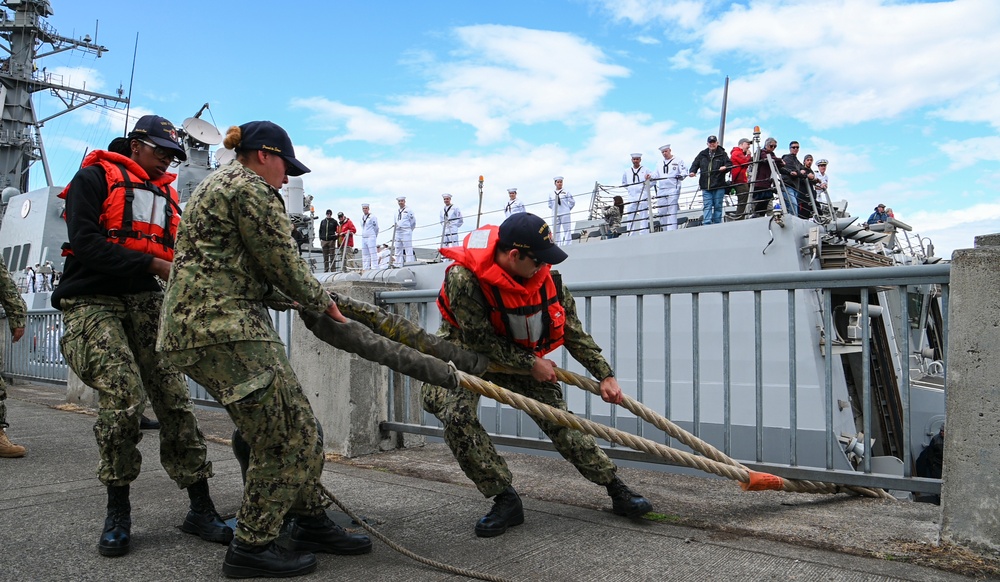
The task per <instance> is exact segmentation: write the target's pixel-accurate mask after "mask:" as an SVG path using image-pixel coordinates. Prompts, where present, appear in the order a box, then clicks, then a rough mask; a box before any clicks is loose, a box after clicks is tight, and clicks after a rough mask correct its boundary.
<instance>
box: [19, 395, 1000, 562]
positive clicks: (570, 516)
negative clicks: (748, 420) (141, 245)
mask: <svg viewBox="0 0 1000 582" xmlns="http://www.w3.org/2000/svg"><path fill="white" fill-rule="evenodd" d="M64 402H65V388H63V387H58V386H42V385H34V384H16V385H14V386H11V387H10V388H9V398H8V401H7V405H8V421H9V422H10V423H11V425H12V426H11V428H10V429H9V430H8V433H9V434H10V436H11V437H12V439H13V440H14V441H15V442H17V443H19V444H22V445H24V446H26V447H27V448H28V455H27V456H26V457H24V458H21V459H0V491H3V495H2V498H0V580H5V581H6V580H9V581H21V580H24V581H67V580H73V581H88V580H101V581H108V580H112V581H113V580H122V581H125V580H128V581H134V580H144V581H145V580H218V579H222V572H221V566H222V559H223V557H224V555H225V551H226V548H225V546H222V545H219V544H210V543H207V542H203V541H201V540H199V539H198V538H196V537H194V536H190V535H188V534H185V533H183V532H182V531H181V530H180V529H179V525H180V523H181V522H182V521H183V519H184V516H185V514H186V511H187V495H186V493H185V492H184V491H182V490H179V489H178V488H177V487H176V485H175V484H174V483H173V481H171V480H170V479H169V478H168V477H167V475H166V473H165V472H164V470H163V468H162V467H161V466H160V464H159V463H158V455H157V445H158V443H157V440H158V439H157V434H158V433H157V431H146V432H145V438H144V439H143V441H142V443H141V445H140V448H141V451H142V453H143V458H144V467H143V471H142V474H141V476H140V477H139V479H138V480H137V481H136V482H135V483H133V485H132V508H133V511H132V520H133V527H132V540H133V541H132V550H131V552H130V553H129V554H128V555H126V556H124V557H120V558H104V557H101V556H99V555H98V553H97V549H96V544H97V539H98V537H99V535H100V533H101V527H102V524H103V521H104V511H105V510H104V508H105V503H106V495H105V489H104V487H103V486H102V485H101V484H100V483H99V482H98V481H97V478H96V474H95V471H96V467H97V447H96V444H95V442H94V435H93V424H94V416H93V411H87V410H73V409H72V407H68V408H69V409H68V410H67V409H65V408H67V407H65V406H62V408H64V409H60V408H57V407H60V406H61V405H63V403H64ZM198 416H199V422H200V425H201V427H202V430H203V432H205V434H206V436H207V437H208V438H209V441H210V442H209V455H210V458H211V459H212V462H213V464H214V468H215V477H214V478H212V479H211V480H210V486H211V490H212V496H213V498H214V499H215V503H216V506H217V508H218V509H219V511H220V513H222V514H223V515H224V516H231V515H233V514H235V513H236V510H237V508H238V506H239V502H240V498H241V491H242V481H241V477H240V472H239V465H238V464H237V462H236V460H235V459H234V457H233V455H232V452H231V450H230V448H229V447H228V445H227V442H226V441H227V439H228V438H229V435H230V434H231V432H232V424H231V423H230V421H229V419H228V417H227V416H226V415H225V414H224V413H222V412H219V411H216V410H199V412H198ZM506 456H507V458H508V461H509V462H510V465H511V469H512V471H513V472H514V474H515V482H514V485H515V487H517V489H518V491H519V492H520V494H521V497H522V499H523V502H524V508H525V514H526V521H525V523H524V525H521V526H519V527H516V528H513V529H511V530H509V531H508V532H507V533H506V534H505V535H503V536H500V537H497V538H491V539H480V538H477V537H476V536H475V535H474V533H473V525H474V524H475V522H476V520H477V519H478V518H479V517H481V516H482V515H483V514H484V513H485V512H486V511H488V510H489V507H490V503H489V501H488V500H485V499H484V498H483V497H482V496H481V495H480V494H479V493H478V492H477V491H476V489H475V488H474V487H473V486H472V484H471V483H470V482H469V481H468V480H467V479H466V478H465V477H464V475H462V474H461V471H460V470H459V469H458V466H457V464H456V463H455V461H454V459H452V457H451V455H450V453H449V452H448V450H447V448H445V447H444V446H443V445H441V444H440V443H430V444H426V445H424V446H418V447H412V448H408V449H405V450H396V451H389V452H386V453H381V454H377V455H371V456H367V457H361V458H356V459H338V458H330V459H329V460H328V462H327V463H326V466H325V469H324V473H323V483H324V484H325V485H326V486H327V487H328V488H329V489H330V490H331V491H332V492H333V493H334V494H335V495H336V496H337V497H338V498H339V499H340V500H342V501H343V502H344V503H345V504H346V505H347V506H348V507H350V508H352V509H353V510H354V511H355V512H357V513H359V514H361V515H362V516H363V517H364V519H365V521H366V522H367V523H370V524H372V525H373V526H374V527H376V528H377V529H378V530H379V531H380V532H382V533H383V534H384V535H386V536H388V537H389V538H390V539H391V540H393V541H394V542H396V543H398V544H401V545H402V546H404V547H406V548H407V549H409V550H411V551H413V552H415V553H417V554H419V555H421V556H424V557H426V558H430V559H433V560H438V561H440V562H443V563H446V564H450V565H452V566H454V567H459V568H465V569H469V570H474V571H477V572H482V573H486V574H489V575H491V576H494V577H497V578H503V579H507V580H517V581H529V580H546V581H560V580H566V581H591V580H592V581H606V580H613V581H640V580H642V581H644V580H783V581H787V580H809V581H813V580H830V581H869V580H871V581H874V580H880V581H882V580H914V581H952V580H987V579H1000V561H998V560H996V559H992V558H990V557H983V556H979V555H976V554H973V553H971V552H968V551H966V550H964V549H962V548H958V547H947V546H941V545H939V544H938V533H937V532H938V523H939V519H940V508H938V507H937V506H934V505H929V504H925V503H914V502H909V501H882V500H871V499H861V498H857V497H850V496H847V495H836V496H819V495H802V494H792V493H780V492H758V493H745V492H742V491H741V490H740V489H739V488H738V487H737V486H736V485H735V484H733V483H730V482H727V481H725V480H722V479H717V478H705V477H700V476H690V475H676V474H668V473H663V472H659V471H647V470H639V469H632V468H622V469H621V471H620V475H621V476H622V477H623V478H624V480H625V481H626V482H627V483H628V484H629V485H630V486H632V488H633V489H635V490H636V491H639V492H640V493H642V494H643V495H645V496H647V497H648V498H649V499H650V500H651V501H652V502H653V505H654V512H653V513H652V514H649V515H648V516H646V517H645V518H642V519H635V520H629V519H625V518H621V517H618V516H615V515H613V514H612V513H611V512H610V500H609V499H608V497H607V495H606V493H605V491H604V490H603V488H599V487H597V486H595V485H593V484H591V483H589V482H588V481H586V480H585V479H583V478H582V477H581V476H579V474H577V473H576V471H575V470H574V469H573V467H572V466H571V465H569V463H566V462H565V461H562V460H561V459H558V458H550V457H544V456H536V455H527V454H513V453H512V454H508V455H506ZM331 513H332V515H334V517H335V518H336V519H337V520H338V521H340V522H341V523H345V524H347V525H348V526H351V525H352V524H350V520H349V519H347V518H346V516H344V515H343V514H341V513H339V512H331ZM353 527H356V526H353ZM331 578H336V579H339V580H371V581H382V580H385V581H390V580H391V581H399V580H418V581H423V580H463V579H466V578H465V577H463V576H458V575H454V574H450V573H446V572H442V571H439V570H436V569H434V568H432V567H430V566H426V565H424V564H421V563H418V562H417V561H414V560H412V559H410V558H408V557H406V556H404V555H402V554H400V553H397V552H396V551H394V550H392V549H391V548H389V547H388V546H387V545H385V544H384V543H381V542H378V541H376V543H375V547H374V551H373V552H372V553H371V554H369V555H364V556H350V557H341V556H329V555H321V556H320V557H319V567H318V568H317V570H316V571H315V572H314V573H313V574H310V575H308V576H304V577H302V579H303V580H319V579H331Z"/></svg>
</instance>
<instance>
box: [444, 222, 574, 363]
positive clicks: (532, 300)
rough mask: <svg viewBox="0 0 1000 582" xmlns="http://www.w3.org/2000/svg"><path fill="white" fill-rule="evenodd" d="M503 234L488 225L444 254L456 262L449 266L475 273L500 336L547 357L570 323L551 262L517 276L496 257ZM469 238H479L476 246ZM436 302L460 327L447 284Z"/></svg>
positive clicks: (475, 242)
mask: <svg viewBox="0 0 1000 582" xmlns="http://www.w3.org/2000/svg"><path fill="white" fill-rule="evenodd" d="M498 233H499V228H498V227H496V226H484V227H483V228H481V229H479V230H476V231H473V232H472V233H470V234H469V235H468V236H467V237H465V241H464V242H463V244H462V246H461V247H445V248H442V249H441V254H442V255H443V256H444V257H445V258H448V259H452V260H454V261H455V264H453V265H451V266H450V267H448V270H451V269H452V268H453V267H454V266H455V265H462V266H463V267H465V268H467V269H469V270H470V271H472V272H473V273H474V274H475V275H476V278H477V279H478V280H479V288H480V289H481V290H482V292H483V297H485V298H486V303H487V304H488V306H489V310H490V311H489V318H490V323H491V324H492V325H493V329H494V330H495V331H496V333H497V335H500V336H504V337H507V338H509V339H510V340H511V341H513V342H514V343H516V344H518V345H520V346H523V347H525V348H527V349H529V350H531V351H532V352H534V354H535V355H537V356H539V357H541V356H544V355H545V354H547V353H549V352H551V351H552V350H554V349H556V348H558V347H559V346H561V345H562V343H563V332H564V330H565V326H566V310H565V309H563V306H562V304H560V303H559V292H558V289H557V288H556V284H555V281H553V280H552V276H551V274H550V273H549V271H550V270H551V268H552V267H551V265H545V266H544V267H542V268H541V269H539V270H538V272H537V273H535V275H534V276H533V277H531V278H530V279H528V280H527V281H518V280H517V279H515V278H514V277H512V276H511V275H509V274H508V273H507V272H506V271H504V270H503V268H501V267H500V265H498V264H496V262H494V260H493V253H494V251H495V250H496V245H497V238H498ZM470 241H474V242H473V243H472V245H473V246H470ZM445 279H446V280H447V271H446V272H445ZM437 303H438V309H440V310H441V316H442V317H443V318H444V320H445V321H447V322H448V323H450V324H451V325H453V326H454V327H456V328H460V327H461V326H460V325H459V324H458V321H457V320H456V318H455V315H454V313H452V310H451V304H450V302H449V300H448V294H447V291H446V286H445V284H442V285H441V292H440V293H439V294H438V300H437Z"/></svg>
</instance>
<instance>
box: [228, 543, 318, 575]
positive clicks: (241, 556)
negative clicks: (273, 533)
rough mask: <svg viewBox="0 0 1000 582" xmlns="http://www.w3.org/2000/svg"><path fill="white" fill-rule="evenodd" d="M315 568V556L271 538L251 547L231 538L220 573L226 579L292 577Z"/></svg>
mask: <svg viewBox="0 0 1000 582" xmlns="http://www.w3.org/2000/svg"><path fill="white" fill-rule="evenodd" d="M315 569H316V556H314V555H312V554H310V553H309V552H295V551H292V550H286V549H285V548H283V547H281V546H279V545H278V544H276V543H274V542H273V541H272V542H270V543H268V544H265V545H263V546H251V545H247V544H244V543H242V542H240V541H239V540H233V542H232V543H231V544H229V550H228V551H227V552H226V559H225V560H224V561H223V562H222V573H223V574H225V575H226V577H227V578H291V577H292V576H302V575H304V574H308V573H310V572H312V571H313V570H315Z"/></svg>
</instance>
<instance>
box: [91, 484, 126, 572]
mask: <svg viewBox="0 0 1000 582" xmlns="http://www.w3.org/2000/svg"><path fill="white" fill-rule="evenodd" d="M131 530H132V505H131V504H130V503H129V501H128V485H122V486H120V487H116V486H113V485H108V517H107V518H106V519H105V520H104V533H102V534H101V539H100V540H98V542H97V552H98V553H99V554H101V555H102V556H108V557H114V556H124V555H125V554H127V553H128V549H129V545H130V544H131V543H132V539H131V538H130V537H129V536H130V534H131Z"/></svg>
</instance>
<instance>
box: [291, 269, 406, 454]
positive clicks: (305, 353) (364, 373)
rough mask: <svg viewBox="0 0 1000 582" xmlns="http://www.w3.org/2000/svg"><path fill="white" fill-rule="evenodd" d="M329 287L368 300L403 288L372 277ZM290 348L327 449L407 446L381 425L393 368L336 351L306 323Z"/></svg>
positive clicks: (296, 332) (294, 326)
mask: <svg viewBox="0 0 1000 582" xmlns="http://www.w3.org/2000/svg"><path fill="white" fill-rule="evenodd" d="M324 286H325V287H326V288H327V289H330V290H331V291H336V292H337V293H342V294H345V295H347V296H349V297H352V298H354V299H357V300H360V301H365V302H368V303H372V302H374V300H375V293H376V292H378V291H381V290H385V289H393V290H399V289H402V287H400V286H398V285H387V284H380V283H372V282H367V281H350V282H335V283H330V284H325V285H324ZM291 346H292V349H291V363H292V367H293V368H294V369H295V373H296V375H297V376H298V378H299V382H300V383H301V384H302V389H303V390H304V391H305V393H306V396H308V397H309V402H310V403H311V404H312V407H313V411H314V412H315V414H316V418H317V419H318V420H319V422H320V424H322V425H323V432H324V437H325V438H324V444H325V448H326V450H327V451H329V452H333V453H337V454H340V455H344V456H347V457H357V456H360V455H367V454H372V453H376V452H379V451H382V450H387V449H391V448H395V447H397V446H399V445H401V444H402V442H401V441H400V442H397V441H398V440H399V439H398V438H397V435H395V434H394V433H388V434H383V433H381V432H380V431H379V423H380V422H381V421H383V420H387V415H388V399H389V373H390V370H389V369H388V368H384V367H382V366H380V365H378V364H375V363H372V362H369V361H368V360H365V359H364V358H362V357H360V356H357V355H354V354H349V353H347V352H343V351H340V350H337V349H336V348H334V347H333V346H331V345H329V344H327V343H326V342H323V341H321V340H319V339H317V338H316V336H314V335H313V334H312V332H310V331H309V330H308V329H306V326H305V325H303V324H302V323H301V321H296V322H295V323H293V324H292V334H291ZM396 385H397V386H399V383H398V382H397V384H396ZM398 406H399V405H398V404H396V405H395V407H396V409H397V410H399V408H398ZM418 409H419V408H418Z"/></svg>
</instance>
